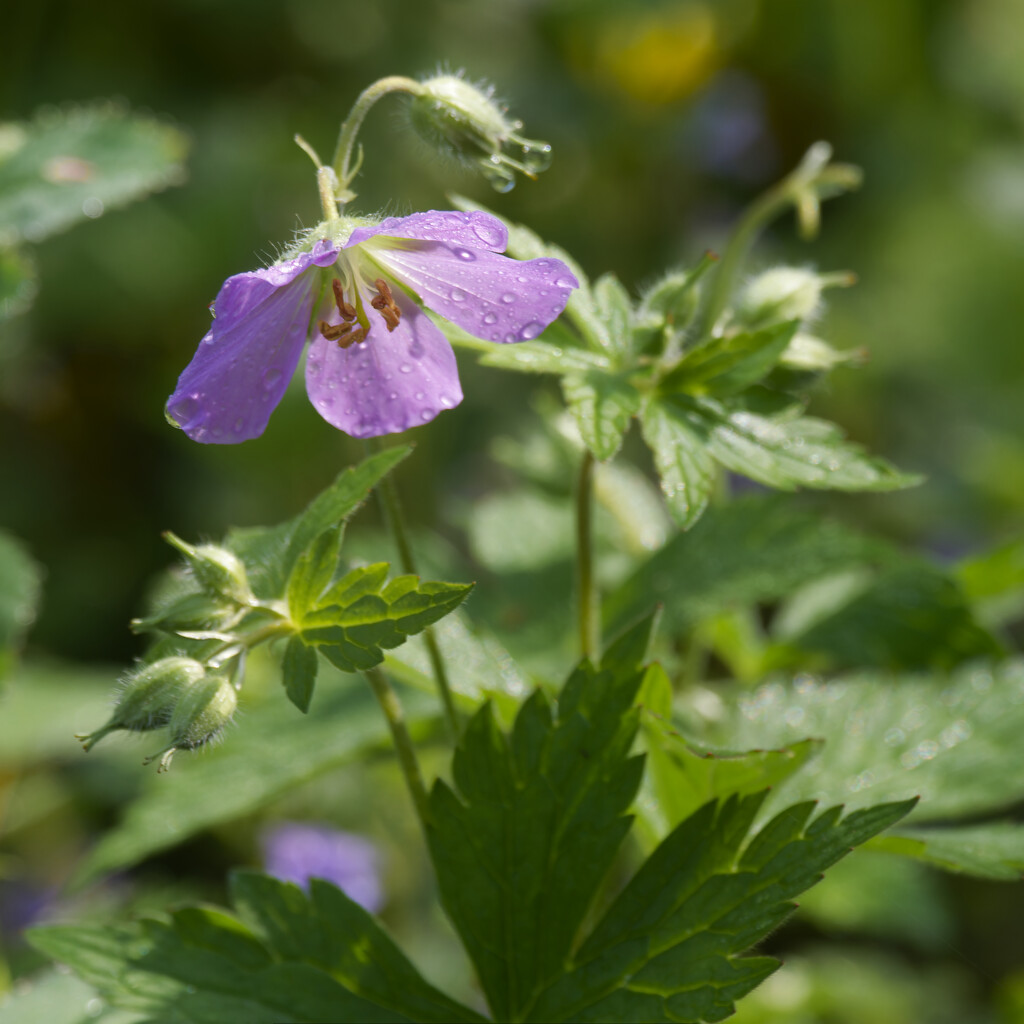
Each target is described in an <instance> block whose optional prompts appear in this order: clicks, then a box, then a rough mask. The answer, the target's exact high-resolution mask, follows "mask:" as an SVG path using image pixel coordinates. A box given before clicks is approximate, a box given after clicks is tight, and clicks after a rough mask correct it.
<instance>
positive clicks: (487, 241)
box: [473, 221, 505, 246]
mask: <svg viewBox="0 0 1024 1024" xmlns="http://www.w3.org/2000/svg"><path fill="white" fill-rule="evenodd" d="M473 233H474V234H475V235H476V237H477V238H479V239H480V241H481V242H483V243H484V245H486V246H501V245H504V242H505V232H504V231H503V230H502V229H501V228H499V227H498V226H497V225H495V224H490V223H488V222H487V221H484V222H483V223H479V224H474V225H473Z"/></svg>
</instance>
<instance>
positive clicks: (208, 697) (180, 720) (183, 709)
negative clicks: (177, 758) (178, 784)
mask: <svg viewBox="0 0 1024 1024" xmlns="http://www.w3.org/2000/svg"><path fill="white" fill-rule="evenodd" d="M237 707H238V696H237V694H236V693H235V688H234V687H233V686H232V685H231V682H230V681H229V680H228V678H227V677H226V676H221V675H212V676H207V677H206V678H205V679H204V680H202V682H199V683H197V684H196V685H195V686H193V687H192V688H191V689H190V690H189V691H188V692H187V693H185V694H184V695H183V696H182V698H181V700H179V701H178V703H177V705H176V706H175V708H174V712H173V714H172V715H171V720H170V724H169V731H170V734H171V742H170V745H169V746H167V747H165V748H164V749H163V750H161V751H158V752H157V753H156V754H154V755H153V756H152V757H147V758H146V760H145V762H144V763H145V764H149V763H150V762H151V761H155V760H156V759H157V758H160V764H159V767H158V768H157V771H160V772H165V771H167V769H168V768H170V766H171V758H173V757H174V752H175V751H176V750H195V749H196V748H197V747H201V746H203V744H205V743H209V742H210V741H211V740H214V739H216V738H217V736H219V735H220V733H221V731H222V730H223V728H224V726H226V725H227V724H228V723H229V722H230V721H231V719H232V718H233V717H234V714H235V710H236V709H237Z"/></svg>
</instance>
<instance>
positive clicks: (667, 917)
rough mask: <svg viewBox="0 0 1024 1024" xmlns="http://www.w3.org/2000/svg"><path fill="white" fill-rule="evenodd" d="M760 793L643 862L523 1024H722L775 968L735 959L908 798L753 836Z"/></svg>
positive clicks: (713, 809)
mask: <svg viewBox="0 0 1024 1024" xmlns="http://www.w3.org/2000/svg"><path fill="white" fill-rule="evenodd" d="M763 800H764V793H758V794H754V795H753V796H747V797H731V798H730V799H728V800H726V801H724V802H721V803H719V802H717V801H713V802H711V803H709V804H706V805H705V806H704V807H702V808H701V809H700V810H699V811H697V812H696V813H695V814H693V815H691V816H690V817H689V818H687V819H686V821H684V822H683V823H682V824H681V825H680V826H679V827H678V828H676V829H675V830H674V831H673V832H672V833H671V835H669V836H668V838H667V839H665V841H664V842H663V843H662V844H661V845H660V846H659V847H658V849H657V850H655V852H654V853H653V854H652V855H651V856H650V857H649V858H648V860H647V861H646V862H645V863H644V865H643V867H641V869H640V870H639V871H638V872H637V874H636V875H635V876H634V877H633V879H632V880H631V881H630V882H629V884H628V885H627V886H626V887H625V889H623V890H622V892H621V893H620V894H619V896H618V898H617V899H616V900H615V902H614V903H613V904H612V905H611V907H610V908H609V909H608V911H607V913H605V915H604V916H603V917H602V919H601V920H600V922H599V923H598V924H597V926H596V927H595V928H594V931H593V932H592V934H591V935H590V936H589V937H588V938H587V939H586V940H585V941H584V942H583V944H582V945H581V946H580V948H579V950H578V951H577V952H576V953H575V954H574V955H573V957H572V960H571V961H570V963H569V965H568V968H567V970H566V971H565V973H564V974H563V975H562V976H561V977H560V978H558V979H556V980H555V981H554V982H553V983H552V984H550V985H549V986H548V987H547V988H546V989H545V990H544V991H542V992H540V993H539V994H538V996H537V998H536V1000H535V1001H534V1002H533V1003H532V1004H531V1006H530V1008H529V1011H528V1013H527V1014H526V1016H525V1018H524V1019H526V1020H529V1021H578V1022H583V1021H622V1020H644V1021H666V1022H668V1021H691V1022H696V1021H719V1020H724V1019H725V1018H726V1017H728V1016H730V1015H731V1014H732V1013H733V1011H734V1008H735V1007H734V1004H735V1002H736V1000H737V999H739V998H740V997H742V996H744V995H746V993H748V992H749V991H750V990H751V989H753V988H754V987H755V986H757V985H758V984H759V983H760V982H762V981H763V980H764V979H765V978H766V977H768V975H769V974H771V973H772V972H773V971H774V970H775V969H776V968H777V967H778V966H779V963H778V961H776V960H774V959H772V958H770V957H761V956H749V957H744V956H741V954H742V953H743V952H744V951H746V950H747V949H749V948H750V947H751V946H752V945H753V944H754V943H756V942H758V941H760V940H761V939H763V938H764V937H765V936H766V935H767V934H768V933H769V932H770V931H772V930H774V929H775V928H777V927H778V926H779V925H780V924H781V923H782V922H783V921H784V920H785V919H786V918H787V917H788V916H789V915H790V914H791V913H792V911H793V909H794V906H793V904H792V903H791V902H790V900H792V898H793V897H794V896H796V895H798V894H799V893H801V892H803V891H804V890H806V889H809V888H810V887H811V886H813V885H814V884H815V883H816V882H818V881H819V879H820V877H821V872H822V871H824V870H825V869H826V868H828V867H830V866H831V865H832V864H834V863H836V861H838V860H840V859H841V858H842V857H844V856H845V855H846V854H847V853H849V852H850V849H851V848H852V847H854V846H857V845H859V844H860V843H863V842H864V841H865V840H867V839H869V838H871V837H872V836H874V835H876V834H877V833H879V832H881V831H882V830H884V829H886V828H888V827H889V826H890V825H892V824H894V823H895V822H897V821H899V819H900V818H902V817H903V816H904V815H905V814H906V813H907V812H908V811H909V810H910V808H911V807H912V806H913V803H914V801H913V800H908V801H904V802H902V803H891V804H883V805H880V806H876V807H871V808H868V809H866V810H862V811H855V812H853V813H852V814H848V815H847V816H846V817H845V818H842V819H841V818H840V816H841V814H842V808H841V807H832V808H830V809H829V810H827V811H824V812H823V813H821V814H820V815H818V817H816V818H814V819H813V820H811V815H812V812H813V811H814V804H813V803H805V804H798V805H796V806H791V807H787V808H786V809H785V810H783V811H782V812H781V813H780V814H778V815H777V816H776V817H775V818H774V819H772V820H771V821H770V822H768V823H767V825H765V826H764V827H763V828H762V829H761V830H760V831H759V832H758V833H757V834H756V835H754V836H753V838H752V839H749V841H748V836H749V833H750V830H751V826H752V824H753V821H754V819H755V816H756V814H757V812H758V810H759V808H760V806H761V804H762V802H763Z"/></svg>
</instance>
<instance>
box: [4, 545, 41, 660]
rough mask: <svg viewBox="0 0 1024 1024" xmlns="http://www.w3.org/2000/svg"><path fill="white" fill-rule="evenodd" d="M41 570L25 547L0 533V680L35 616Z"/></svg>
mask: <svg viewBox="0 0 1024 1024" xmlns="http://www.w3.org/2000/svg"><path fill="white" fill-rule="evenodd" d="M41 586H42V571H41V569H40V568H39V566H38V564H37V563H36V562H35V561H34V560H33V558H32V556H31V555H30V554H29V553H28V551H27V549H26V548H25V545H24V544H22V543H21V541H19V540H18V539H17V538H15V537H13V536H12V535H11V534H9V533H6V532H5V531H3V530H0V678H3V676H5V675H6V674H7V672H8V670H9V669H10V666H11V663H12V661H13V658H14V653H15V651H16V649H17V647H18V645H19V644H20V643H21V640H22V638H23V637H24V635H25V633H26V632H27V630H28V628H29V626H31V625H32V622H33V621H34V619H35V617H36V606H37V605H38V603H39V592H40V589H41Z"/></svg>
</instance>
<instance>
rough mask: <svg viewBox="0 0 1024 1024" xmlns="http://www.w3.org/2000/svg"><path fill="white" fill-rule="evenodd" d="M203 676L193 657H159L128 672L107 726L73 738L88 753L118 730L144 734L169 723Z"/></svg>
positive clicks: (204, 671)
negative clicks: (186, 695)
mask: <svg viewBox="0 0 1024 1024" xmlns="http://www.w3.org/2000/svg"><path fill="white" fill-rule="evenodd" d="M205 675H206V669H205V668H204V667H203V666H202V665H201V664H200V663H199V662H198V661H194V660H193V659H192V658H182V657H170V658H161V659H160V660H159V661H155V662H153V663H152V664H150V665H144V666H142V668H140V669H138V670H137V671H135V672H133V673H131V674H130V675H129V676H128V677H127V678H126V679H125V683H124V688H123V689H122V690H121V693H120V694H119V695H118V699H117V704H116V706H115V707H114V713H113V714H112V715H111V717H110V720H109V721H108V722H107V723H106V725H104V726H102V727H101V728H99V729H97V730H96V731H95V732H91V733H87V734H82V735H79V736H76V737H75V738H76V739H78V740H81V742H82V746H83V747H84V748H85V749H86V750H91V749H92V748H93V747H94V746H95V745H96V744H97V743H99V741H100V740H101V739H103V737H104V736H106V735H107V734H108V733H111V732H115V731H117V730H118V729H126V730H128V731H129V732H147V731H149V730H150V729H159V728H161V727H162V726H165V725H167V723H168V722H170V720H171V717H172V715H173V714H174V711H175V709H176V708H177V707H178V705H179V704H180V702H181V700H182V698H183V697H184V696H185V694H186V693H188V692H189V690H190V689H191V688H192V687H194V686H195V685H196V684H197V683H198V682H199V680H201V679H202V678H203V676H205Z"/></svg>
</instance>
